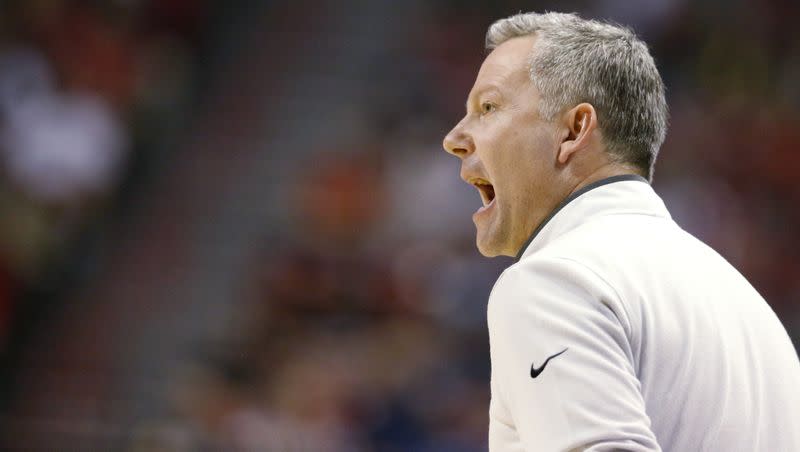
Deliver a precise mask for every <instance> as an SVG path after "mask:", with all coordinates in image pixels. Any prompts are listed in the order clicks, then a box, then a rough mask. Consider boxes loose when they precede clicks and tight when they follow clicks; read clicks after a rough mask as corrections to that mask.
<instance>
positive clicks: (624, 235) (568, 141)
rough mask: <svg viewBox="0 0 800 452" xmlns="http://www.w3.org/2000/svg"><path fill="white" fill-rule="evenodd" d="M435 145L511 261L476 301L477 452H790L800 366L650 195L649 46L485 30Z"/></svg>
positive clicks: (606, 36) (657, 130) (566, 24)
mask: <svg viewBox="0 0 800 452" xmlns="http://www.w3.org/2000/svg"><path fill="white" fill-rule="evenodd" d="M486 47H487V48H488V49H490V50H491V53H490V54H489V55H488V56H487V57H486V59H485V61H484V62H483V65H482V66H481V68H480V71H479V73H478V76H477V79H476V81H475V85H474V86H473V88H472V91H471V93H470V94H469V98H468V101H467V113H466V116H464V118H463V119H462V120H461V121H460V122H459V123H458V124H457V125H456V126H455V127H454V128H453V130H452V131H450V133H448V135H447V136H446V137H445V139H444V147H445V149H446V150H447V151H448V152H449V153H451V154H453V155H456V156H457V157H458V158H459V159H461V177H462V178H463V179H464V180H465V181H466V182H468V183H470V184H473V185H475V186H476V188H477V189H478V191H479V192H480V195H481V198H482V200H483V207H481V208H480V209H479V210H478V211H477V212H476V213H475V214H474V216H473V221H474V222H475V225H476V227H477V246H478V249H479V250H480V252H481V253H482V254H483V255H485V256H487V257H489V256H497V255H506V256H516V258H517V261H516V263H514V264H513V265H511V266H510V267H509V268H508V269H507V270H506V271H505V272H504V273H503V274H502V275H501V276H500V278H499V279H498V281H497V283H496V285H495V287H494V289H493V290H492V294H491V295H490V298H489V306H488V325H489V340H490V350H491V359H492V380H491V393H492V399H491V404H490V407H489V418H490V421H489V448H490V450H491V451H493V452H499V451H545V452H549V451H611V450H614V451H656V450H665V451H727V452H731V451H742V452H744V451H747V452H753V451H769V452H776V451H787V452H788V451H800V362H799V361H798V357H797V352H796V351H795V349H794V347H793V346H792V344H791V342H790V340H789V337H788V335H787V334H786V330H785V329H784V328H783V326H782V325H781V324H780V321H779V320H778V319H777V317H776V316H775V314H774V313H773V312H772V310H771V309H770V308H769V306H768V305H767V304H766V302H765V301H764V299H763V298H762V297H761V296H760V295H759V294H758V293H757V292H756V291H755V290H754V289H753V287H752V286H751V285H750V284H749V283H748V282H747V281H746V280H745V279H744V277H742V276H741V275H740V274H739V273H738V272H737V271H736V270H735V269H734V268H733V267H731V266H730V265H729V264H728V263H727V262H726V261H725V260H724V259H723V258H722V257H720V256H719V255H718V254H717V253H716V252H714V251H713V250H711V249H710V248H708V247H707V246H705V245H704V244H702V243H701V242H699V241H698V240H697V239H695V238H694V237H692V236H691V235H689V234H688V233H686V232H685V231H683V230H682V229H681V228H680V227H679V226H677V225H676V224H675V223H674V222H673V221H672V219H671V217H670V215H669V213H668V211H667V209H666V207H665V206H664V204H663V202H662V201H661V199H660V198H659V197H658V195H656V193H655V192H654V191H653V190H652V188H651V187H650V185H649V183H648V182H649V181H650V180H651V178H652V171H653V163H654V161H655V157H656V154H657V152H658V149H659V147H660V146H661V143H662V142H663V140H664V135H665V131H666V122H667V107H666V103H665V100H664V87H663V83H662V81H661V77H660V76H659V74H658V71H657V69H656V67H655V64H654V62H653V59H652V58H651V56H650V55H649V52H648V50H647V47H646V45H645V44H644V43H643V42H641V41H640V40H639V39H637V38H636V36H635V35H634V34H633V33H632V32H631V31H630V30H627V29H624V28H620V27H617V26H612V25H609V24H604V23H600V22H596V21H587V20H583V19H581V18H579V17H577V16H575V15H570V14H557V13H548V14H533V13H530V14H519V15H516V16H513V17H510V18H507V19H503V20H500V21H498V22H496V23H495V24H493V25H492V26H491V27H490V28H489V31H488V33H487V36H486Z"/></svg>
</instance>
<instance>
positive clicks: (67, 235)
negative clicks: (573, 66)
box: [0, 0, 800, 451]
mask: <svg viewBox="0 0 800 452" xmlns="http://www.w3.org/2000/svg"><path fill="white" fill-rule="evenodd" d="M411 3H414V4H416V3H419V4H418V6H417V7H416V8H413V9H411V11H412V12H413V14H406V15H404V16H401V17H395V18H394V20H398V21H405V22H403V23H402V25H403V26H402V27H401V29H402V30H404V32H402V33H399V34H396V35H391V36H390V37H388V38H386V42H385V43H382V44H384V45H385V48H386V51H385V52H382V53H379V54H376V55H373V56H372V61H370V63H369V64H368V65H365V66H364V67H363V72H364V73H366V74H369V77H366V78H367V79H368V80H367V81H366V82H365V83H364V90H365V91H367V92H369V93H370V95H369V96H365V97H363V98H359V100H358V104H356V105H351V106H349V107H350V108H352V109H356V110H358V112H359V114H358V115H356V116H357V117H359V118H361V120H360V121H358V124H353V125H352V131H351V133H350V134H349V136H348V138H347V139H346V140H345V139H342V140H341V142H330V141H327V140H322V139H320V140H319V142H318V143H317V144H316V149H317V150H316V151H314V152H312V154H311V155H308V154H303V156H302V158H299V157H298V158H296V160H297V161H296V162H295V165H294V166H290V167H291V168H294V170H293V172H292V173H290V174H284V175H282V177H281V175H275V177H276V178H279V179H280V181H281V185H282V187H281V189H280V190H281V191H280V193H281V196H279V197H278V198H279V199H280V205H277V204H276V205H272V204H271V203H267V204H268V205H266V206H264V207H263V208H265V209H271V210H273V211H275V212H278V213H280V216H281V218H280V219H278V220H275V221H274V222H273V223H270V224H269V225H267V227H266V228H264V231H263V237H262V240H261V243H260V244H259V245H258V246H254V247H253V249H252V252H251V253H249V254H248V255H247V257H246V259H247V263H246V268H248V271H246V272H243V273H242V274H241V275H240V281H238V284H239V285H240V286H241V287H242V288H243V289H242V290H241V291H240V296H239V297H237V299H235V300H230V301H229V302H230V304H231V305H232V306H234V307H235V309H234V311H235V316H234V317H233V318H232V320H230V321H229V322H228V323H227V324H226V328H225V329H224V331H223V333H222V334H220V335H216V336H214V337H197V338H195V340H194V342H195V346H194V347H193V348H192V350H189V351H187V358H186V359H184V360H182V361H180V362H176V363H174V365H173V367H174V368H173V369H171V370H170V375H172V377H171V378H170V381H169V382H167V383H165V385H166V389H165V391H164V399H165V400H164V404H163V405H164V406H166V408H165V409H163V410H159V411H158V412H154V413H148V414H147V415H144V416H138V417H135V418H134V419H133V421H132V422H131V425H130V426H126V427H124V428H123V430H124V433H123V434H122V439H121V440H120V442H118V443H116V444H117V445H118V446H121V447H122V448H123V449H124V450H142V451H144V450H281V451H289V450H315V451H316V450H326V451H350V450H379V451H479V450H485V449H486V433H487V431H486V429H487V425H488V424H487V411H488V401H489V389H488V381H489V359H488V338H487V333H486V323H485V308H486V301H487V298H488V294H489V291H490V290H491V287H492V284H493V282H494V280H495V278H496V277H497V276H498V275H499V273H500V272H502V270H503V269H504V268H505V267H506V266H507V265H509V264H510V262H511V261H510V260H509V259H504V258H501V259H494V260H486V259H484V258H482V257H481V256H479V255H478V253H477V251H476V250H475V247H474V229H473V226H472V223H471V220H470V216H471V212H472V211H474V210H475V209H476V208H477V207H478V206H479V204H480V200H479V197H478V195H477V194H476V193H473V191H472V189H471V188H470V187H468V186H466V184H463V183H462V182H461V181H460V180H459V178H458V170H459V165H458V162H457V161H456V160H455V159H452V157H450V156H448V155H446V154H445V153H444V152H443V151H442V150H441V145H440V143H441V139H442V137H443V136H444V134H445V133H446V132H447V130H449V127H451V126H452V125H453V124H455V123H456V122H457V121H458V120H459V119H460V117H461V115H463V105H464V101H465V98H466V95H467V93H468V92H469V89H470V87H471V84H472V82H473V80H474V76H475V74H476V71H477V69H478V67H479V65H480V63H481V61H482V58H483V55H484V53H483V49H482V43H483V36H484V33H485V30H486V28H487V26H488V25H489V24H490V23H491V22H492V21H493V20H495V19H498V18H501V17H504V16H507V15H509V14H513V13H515V12H518V11H519V10H521V9H522V10H531V9H536V10H545V9H549V10H553V9H558V10H574V11H580V12H581V13H582V14H583V15H584V16H590V17H600V18H611V19H613V20H615V21H618V22H621V23H625V24H628V25H630V26H631V27H633V28H634V29H635V30H636V31H637V33H638V34H640V35H641V36H642V37H644V39H645V40H646V41H647V42H648V44H649V45H650V47H651V51H652V53H653V54H654V56H655V59H656V62H657V65H658V66H659V68H660V70H661V72H662V75H663V77H664V79H665V82H666V85H667V90H668V101H669V104H670V109H671V125H670V130H669V132H668V137H667V141H666V143H665V144H664V146H663V148H662V153H661V157H660V159H659V162H658V164H657V166H656V172H655V183H654V186H655V188H656V191H657V192H658V193H659V194H661V196H662V197H663V198H664V199H665V201H666V203H667V206H668V207H669V209H670V211H671V213H672V215H673V217H674V218H675V219H676V221H677V222H678V223H679V224H680V225H681V226H683V227H684V228H685V229H687V230H688V231H690V232H691V233H693V234H695V235H696V236H698V237H699V238H701V239H702V240H703V241H705V242H707V243H709V244H710V245H711V246H712V247H714V248H715V249H716V250H717V251H719V252H720V253H721V254H722V255H723V256H724V257H726V258H727V259H728V260H729V261H731V262H732V263H733V264H734V266H736V267H737V268H738V269H739V270H740V271H741V272H742V273H743V274H744V275H745V276H746V277H748V279H749V280H750V281H751V282H752V283H753V284H754V285H755V287H756V288H757V289H758V290H759V292H760V293H761V294H762V295H764V297H765V298H766V299H767V301H768V302H769V303H770V304H771V306H772V307H773V309H774V310H775V311H776V312H777V313H778V315H779V316H780V317H781V319H782V321H783V322H784V324H785V325H786V327H787V329H788V330H789V333H790V335H791V336H792V338H793V339H794V340H795V343H796V344H800V304H798V298H800V278H798V275H800V234H798V232H797V231H798V227H800V213H798V210H797V209H796V206H797V205H800V187H799V186H798V185H797V184H796V183H794V180H793V179H794V176H795V175H796V174H798V173H800V154H798V153H797V151H796V150H797V149H798V148H800V119H798V118H800V115H798V112H800V87H798V85H797V83H796V80H798V78H800V34H797V33H796V32H793V31H792V30H793V26H794V24H795V22H796V20H797V19H798V18H800V5H798V4H797V3H796V2H791V1H788V0H786V1H781V0H770V1H747V0H739V1H735V2H724V3H723V2H719V1H715V0H707V1H702V2H689V1H686V0H648V1H647V2H646V3H647V7H642V6H641V3H640V2H624V1H619V2H615V1H611V0H604V1H593V2H588V1H570V2H558V4H556V2H547V1H542V2H533V3H530V4H525V5H522V4H521V3H520V2H514V1H510V0H503V1H498V2H492V3H491V5H489V4H488V3H484V2H476V1H467V2H463V1H461V2H455V1H442V2H436V3H435V4H432V5H431V4H423V3H426V2H411ZM354 4H355V3H354ZM199 5H202V3H198V2H191V1H182V0H170V1H166V0H161V1H139V2H122V1H120V2H71V1H66V0H63V1H27V2H23V1H19V2H12V3H11V6H10V7H6V9H7V12H8V14H4V15H2V16H0V17H2V33H3V34H2V45H0V120H2V123H1V124H0V127H1V129H0V171H1V172H2V177H1V178H0V349H3V348H4V346H3V343H4V342H3V341H4V340H8V339H9V338H10V336H13V332H14V331H15V328H14V326H15V324H16V322H17V317H15V316H16V315H17V314H16V313H18V312H20V311H21V308H20V306H19V305H20V303H37V302H40V301H41V300H38V299H36V297H29V296H28V297H26V294H30V293H32V292H33V293H36V292H37V290H43V289H47V288H50V286H51V285H52V284H54V283H53V281H54V279H53V276H52V275H54V274H55V275H59V274H62V273H64V272H68V271H69V269H70V268H75V267H76V266H77V267H80V266H81V265H82V259H84V260H85V258H86V255H87V253H86V247H89V246H91V243H92V242H91V238H92V237H95V236H97V235H103V236H108V235H111V237H110V238H108V239H106V240H109V241H110V243H111V245H110V246H112V247H113V243H114V236H113V231H114V228H113V225H114V222H115V221H123V220H122V219H124V218H125V216H124V215H119V212H120V209H124V208H125V206H126V205H127V203H130V202H131V201H130V199H131V197H135V193H137V190H142V188H141V187H142V186H146V182H147V179H146V178H142V177H140V178H138V179H137V177H136V175H137V174H138V173H137V168H138V171H139V172H142V171H143V172H145V173H146V172H147V171H148V170H149V169H151V168H153V167H157V166H158V165H165V163H162V162H161V160H160V159H161V157H160V153H161V152H163V146H164V143H165V140H166V138H165V136H166V137H168V136H169V134H170V133H173V132H171V131H174V130H177V129H180V127H182V123H181V120H180V119H176V118H183V117H185V116H186V115H187V114H188V113H187V111H190V110H191V109H192V108H198V109H199V108H202V106H199V107H198V106H197V101H196V99H197V98H198V94H197V93H196V92H194V91H193V84H194V83H196V82H197V79H198V78H199V77H201V74H202V72H203V71H204V70H206V68H202V67H200V66H199V65H198V64H197V62H196V61H195V60H194V58H196V56H197V52H198V51H199V48H200V46H201V40H200V37H201V36H204V35H203V32H202V29H203V27H204V26H207V22H204V20H205V19H204V18H205V17H206V15H205V14H204V13H205V9H204V8H203V7H201V6H199ZM387 20H389V19H387ZM273 38H274V37H273ZM208 70H210V69H208ZM308 107H309V108H311V107H310V106H308ZM266 110H268V111H270V112H272V113H273V114H274V113H275V109H274V108H269V109H266ZM205 113H206V114H208V113H209V112H205ZM210 114H212V115H213V114H215V112H211V113H210ZM218 114H220V115H221V113H218ZM267 119H268V118H267ZM309 126H310V127H313V124H310V125H309ZM344 135H347V134H344ZM295 151H297V150H295V149H281V150H269V151H265V156H274V155H275V154H281V155H282V158H284V159H292V155H294V153H295ZM297 152H299V151H297ZM265 158H266V157H265ZM270 158H272V157H270ZM167 164H170V163H167ZM171 164H175V163H171ZM137 181H139V183H138V185H137ZM142 181H143V182H142ZM266 186H268V185H267V184H266V183H265V187H266ZM126 191H127V192H131V193H133V195H131V196H127V197H126V196H124V195H120V193H126ZM268 197H269V194H266V193H265V198H268ZM273 198H274V197H273ZM271 199H272V198H271ZM140 202H144V201H140ZM253 202H256V201H253ZM196 221H208V222H213V221H217V220H215V219H214V218H200V219H198V220H196ZM98 225H100V226H99V227H98ZM109 231H111V232H109ZM87 236H88V237H89V239H88V240H87ZM167 253H169V250H164V254H165V255H166V254H167ZM91 283H92V282H91V281H84V284H91ZM69 294H70V287H69V286H65V287H62V290H60V291H55V295H54V296H53V297H52V298H53V300H54V301H53V302H51V303H47V304H43V305H42V307H41V309H40V310H44V311H48V310H57V309H58V303H59V301H60V300H66V299H67V298H68V297H69ZM187 306H191V300H190V302H189V304H187ZM8 371H9V372H12V370H8ZM12 373H13V372H12ZM12 398H13V397H12ZM16 403H23V404H24V402H20V401H18V400H17V401H16ZM45 433H46V432H45ZM23 447H24V445H20V448H23Z"/></svg>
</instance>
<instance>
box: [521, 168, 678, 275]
mask: <svg viewBox="0 0 800 452" xmlns="http://www.w3.org/2000/svg"><path fill="white" fill-rule="evenodd" d="M621 213H634V214H644V215H652V216H659V217H665V218H671V217H670V214H669V211H667V208H666V206H665V205H664V202H663V201H662V200H661V198H659V197H658V195H657V194H656V192H655V191H653V188H652V187H651V186H650V184H649V183H648V182H647V180H646V179H645V178H643V177H641V176H638V175H635V174H623V175H619V176H612V177H608V178H605V179H601V180H599V181H595V182H592V183H591V184H589V185H586V186H584V187H582V188H580V189H579V190H576V191H575V192H574V193H572V194H571V195H569V196H568V197H567V198H566V199H564V200H563V201H562V202H561V203H560V204H559V205H558V206H557V207H556V208H555V209H553V211H552V212H550V215H548V216H547V218H545V219H544V220H543V221H542V222H541V223H540V224H539V226H538V227H537V228H536V230H534V231H533V234H531V236H530V238H529V239H528V241H527V242H525V244H524V245H523V246H522V248H520V251H519V253H518V254H517V257H516V260H515V262H518V261H519V260H520V259H522V258H523V257H526V256H529V255H531V254H533V253H535V252H536V251H537V250H539V249H541V248H542V247H543V246H545V245H546V244H547V243H549V242H550V241H552V240H553V239H555V238H556V237H558V236H560V235H562V234H564V233H566V232H567V231H569V230H571V229H573V228H575V227H577V226H579V225H581V224H583V223H586V222H588V221H589V220H590V219H591V218H593V217H597V216H603V215H611V214H621Z"/></svg>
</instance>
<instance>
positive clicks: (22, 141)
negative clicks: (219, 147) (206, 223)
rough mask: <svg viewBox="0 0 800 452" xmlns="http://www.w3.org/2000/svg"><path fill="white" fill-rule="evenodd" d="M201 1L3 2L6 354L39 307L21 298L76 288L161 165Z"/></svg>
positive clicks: (0, 146)
mask: <svg viewBox="0 0 800 452" xmlns="http://www.w3.org/2000/svg"><path fill="white" fill-rule="evenodd" d="M199 5H200V4H199V3H196V2H187V1H182V0H170V1H152V2H75V1H66V0H34V1H11V2H4V5H3V7H2V14H0V174H2V177H0V350H3V349H4V345H3V344H4V343H5V341H6V339H7V338H8V335H9V334H10V331H11V330H12V329H14V327H15V326H16V322H15V319H18V318H19V316H20V315H22V313H23V312H25V311H26V310H28V309H34V310H35V308H36V307H35V306H34V307H30V306H24V305H21V303H24V302H25V301H26V300H27V299H30V298H36V296H34V295H32V294H39V293H41V292H43V291H44V292H51V291H52V289H54V288H56V287H59V286H61V285H65V284H68V280H69V277H65V274H66V273H70V272H73V271H74V270H71V269H74V268H75V267H76V266H77V267H79V266H80V265H81V264H82V262H81V260H82V259H84V258H85V255H86V253H85V248H86V247H87V246H91V243H92V242H93V241H95V240H96V237H95V236H97V235H98V234H99V233H100V231H99V230H98V226H99V225H103V224H104V223H105V222H107V220H108V219H109V217H110V213H112V212H119V208H120V206H119V204H120V203H121V202H123V201H124V200H125V197H124V196H123V190H124V189H126V188H128V187H130V186H131V185H132V184H135V182H136V181H137V176H140V175H139V174H137V170H138V171H140V172H141V170H142V169H143V168H144V169H145V170H146V168H145V167H146V166H148V165H149V166H153V165H155V161H156V160H157V159H158V158H159V156H158V153H159V151H161V149H159V147H158V143H157V141H158V140H162V141H163V139H164V135H167V136H168V134H169V132H170V129H169V128H170V127H175V126H176V124H178V123H179V121H180V119H179V118H180V116H181V113H182V112H183V111H184V110H185V109H186V108H187V105H188V102H189V101H190V95H191V89H192V85H191V84H192V82H193V81H194V80H193V79H192V74H191V73H190V69H191V65H192V61H191V57H192V50H193V49H192V48H193V46H194V47H196V44H197V43H196V42H195V38H196V37H197V36H196V31H197V30H196V26H197V23H198V21H199V19H200V18H201V14H202V9H201V8H200V7H199ZM123 208H124V206H123ZM76 246H77V249H76ZM82 248H84V249H82ZM32 303H35V302H32Z"/></svg>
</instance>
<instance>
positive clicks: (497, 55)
mask: <svg viewBox="0 0 800 452" xmlns="http://www.w3.org/2000/svg"><path fill="white" fill-rule="evenodd" d="M535 40H536V37H535V36H534V35H528V36H519V37H516V38H512V39H509V40H508V41H506V42H504V43H502V44H500V45H499V46H497V48H495V49H494V50H492V52H491V53H490V54H489V55H488V56H487V57H486V59H485V60H484V61H483V64H482V65H481V68H480V70H479V71H478V77H477V78H476V80H475V86H474V87H473V88H472V90H473V92H476V91H477V90H479V89H481V88H483V87H485V86H486V85H496V86H498V87H500V88H504V87H507V88H511V89H514V88H518V87H521V86H522V85H523V84H525V83H529V81H530V76H529V69H530V57H531V53H532V52H533V45H534V42H535Z"/></svg>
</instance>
